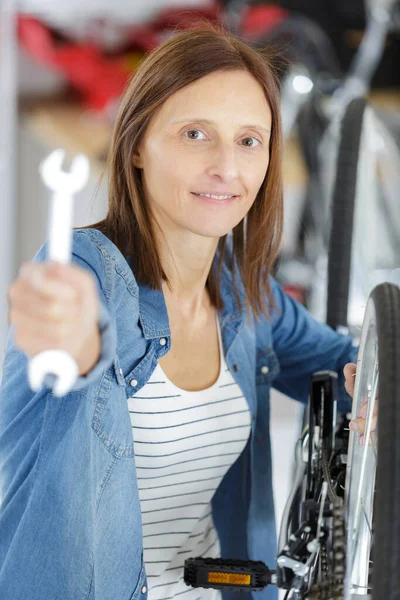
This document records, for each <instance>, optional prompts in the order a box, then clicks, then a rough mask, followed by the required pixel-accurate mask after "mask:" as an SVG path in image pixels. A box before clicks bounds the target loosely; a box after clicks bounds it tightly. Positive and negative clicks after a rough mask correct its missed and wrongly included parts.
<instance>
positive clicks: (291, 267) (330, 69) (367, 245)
mask: <svg viewBox="0 0 400 600" xmlns="http://www.w3.org/2000/svg"><path fill="white" fill-rule="evenodd" d="M260 10H262V14H263V15H264V26H263V28H262V27H261V25H260V20H259V21H258V23H256V19H255V13H254V11H256V12H257V11H258V12H259V14H261V13H260ZM268 11H269V19H268V15H267V12H268ZM365 11H366V29H365V33H364V36H363V39H362V42H361V44H360V46H359V48H358V51H357V52H356V54H355V57H354V59H353V62H352V64H351V66H350V69H349V72H348V73H347V74H344V73H342V71H341V68H340V66H339V63H338V60H337V58H336V55H335V51H334V48H333V45H332V43H331V42H330V40H329V38H328V37H327V35H326V34H325V33H324V31H323V30H322V29H321V28H320V27H319V26H318V25H317V24H316V23H314V22H313V21H311V20H310V19H308V18H307V17H305V16H302V15H297V14H290V13H287V12H286V11H282V10H281V9H279V8H278V7H266V6H264V7H261V8H260V6H255V7H252V6H251V3H249V2H246V1H245V0H233V1H232V2H228V3H227V13H226V18H225V21H226V24H227V25H228V26H229V27H230V28H231V29H234V30H235V32H236V33H237V34H239V35H241V36H242V37H244V38H245V39H246V40H247V41H249V42H251V43H252V44H253V45H254V46H256V47H263V46H272V47H276V48H277V49H278V50H279V49H282V48H283V49H284V52H285V55H286V57H287V59H288V63H289V66H288V68H286V72H285V74H284V76H283V78H282V83H281V97H282V120H283V131H284V136H285V139H288V137H289V136H290V135H291V134H292V133H293V132H294V131H296V133H297V135H298V139H299V142H300V148H301V152H302V156H303V158H304V162H305V164H306V166H307V170H308V176H309V181H308V186H307V191H306V195H305V201H304V206H303V210H302V214H301V218H300V221H299V223H298V228H297V231H296V232H295V234H296V244H295V245H294V247H293V246H292V250H291V252H290V253H288V254H285V249H283V253H282V255H281V257H280V263H279V272H278V278H279V279H280V280H281V282H282V283H284V284H285V283H287V284H288V283H297V284H301V285H302V286H303V287H304V288H305V289H306V291H307V293H306V304H307V307H308V309H309V310H310V311H311V312H312V313H313V314H314V316H315V317H316V318H317V319H318V320H320V321H326V322H327V323H328V324H329V325H330V326H331V327H333V328H334V329H338V330H340V331H342V332H343V333H347V332H349V333H350V334H351V335H352V336H353V338H354V339H356V340H357V339H358V337H359V330H360V328H361V324H362V319H363V315H364V311H365V306H366V303H367V298H368V296H369V293H370V292H371V290H372V289H373V288H374V287H375V286H376V285H377V284H379V283H381V282H383V281H391V272H392V271H393V270H394V269H396V268H397V267H399V266H400V258H399V250H398V249H399V247H400V243H399V240H400V207H399V201H398V190H399V189H400V151H399V145H398V140H400V114H398V113H391V112H388V111H384V110H382V109H377V108H375V107H374V106H373V105H372V104H370V103H369V102H368V100H367V99H366V98H367V96H368V94H369V92H370V86H371V80H372V77H373V75H374V73H375V71H376V68H377V66H378V64H379V62H380V59H381V57H382V54H383V51H384V47H385V42H386V39H387V36H388V34H389V33H391V32H393V31H395V32H400V3H399V2H398V1H397V0H368V1H367V2H366V5H365ZM252 13H253V16H252Z"/></svg>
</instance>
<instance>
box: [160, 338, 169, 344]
mask: <svg viewBox="0 0 400 600" xmlns="http://www.w3.org/2000/svg"><path fill="white" fill-rule="evenodd" d="M166 343H167V340H166V339H165V338H161V339H160V344H161V346H165V344H166Z"/></svg>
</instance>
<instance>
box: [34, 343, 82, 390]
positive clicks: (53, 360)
mask: <svg viewBox="0 0 400 600" xmlns="http://www.w3.org/2000/svg"><path fill="white" fill-rule="evenodd" d="M47 375H55V376H56V378H57V380H56V382H55V384H54V388H53V395H54V396H58V397H60V396H65V395H66V394H68V392H69V391H70V390H71V388H72V386H73V385H74V383H75V381H76V379H77V378H78V375H79V370H78V365H77V364H76V362H75V361H74V359H73V358H71V356H70V355H69V354H68V353H67V352H64V350H46V351H45V352H41V353H40V354H37V355H36V356H34V357H33V358H32V359H31V360H30V361H29V366H28V379H29V385H30V387H31V389H32V390H33V391H34V392H38V391H39V390H40V388H41V387H42V385H43V383H44V380H45V378H46V376H47Z"/></svg>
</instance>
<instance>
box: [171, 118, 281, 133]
mask: <svg viewBox="0 0 400 600" xmlns="http://www.w3.org/2000/svg"><path fill="white" fill-rule="evenodd" d="M190 121H195V122H196V123H207V124H208V125H215V121H210V119H198V118H196V117H190V118H189V117H188V118H186V119H179V120H178V121H172V125H177V124H178V123H187V122H190ZM241 129H261V130H262V131H265V133H271V130H270V129H266V128H265V127H262V126H261V125H242V127H241Z"/></svg>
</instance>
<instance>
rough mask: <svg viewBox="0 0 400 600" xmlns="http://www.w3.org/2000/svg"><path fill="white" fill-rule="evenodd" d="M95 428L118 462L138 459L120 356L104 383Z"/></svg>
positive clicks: (93, 423)
mask: <svg viewBox="0 0 400 600" xmlns="http://www.w3.org/2000/svg"><path fill="white" fill-rule="evenodd" d="M91 427H92V429H93V431H94V432H95V433H96V435H97V436H98V438H99V439H100V440H101V442H102V443H103V444H104V446H105V447H106V448H107V450H108V451H109V452H110V454H112V455H113V456H115V457H116V458H131V457H133V456H134V447H133V446H134V442H133V433H132V425H131V421H130V418H129V409H128V403H127V396H126V389H125V378H124V376H123V373H122V370H121V367H120V363H119V359H118V356H117V355H115V357H114V360H113V363H112V365H111V366H110V367H109V369H107V371H106V372H105V373H104V376H103V378H102V381H101V383H100V386H99V389H98V393H97V397H96V400H95V408H94V412H93V417H92V422H91Z"/></svg>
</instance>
